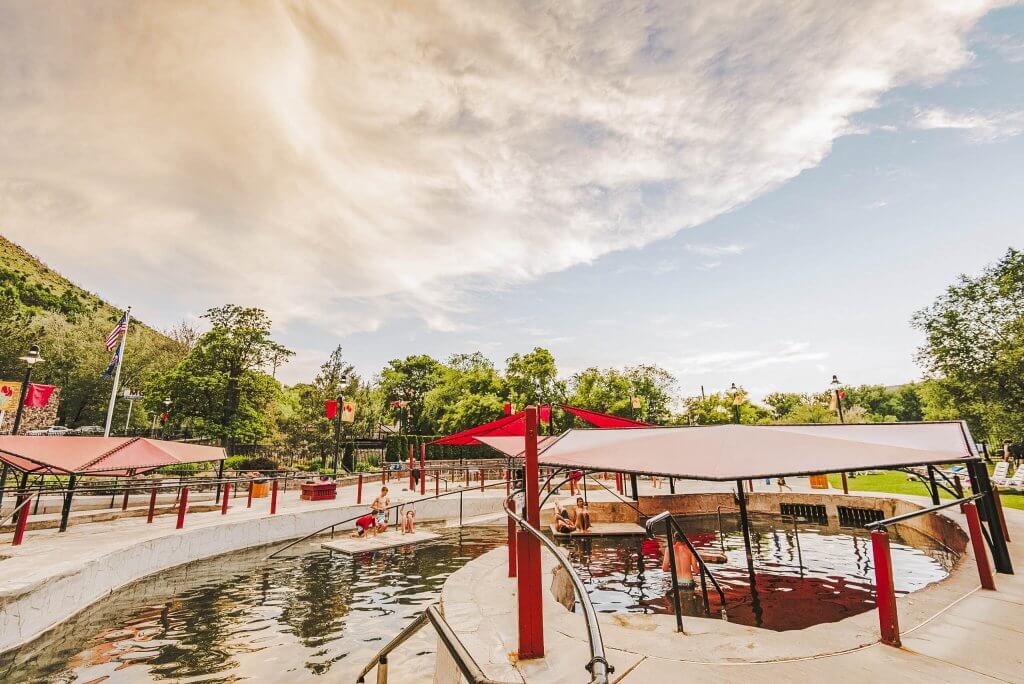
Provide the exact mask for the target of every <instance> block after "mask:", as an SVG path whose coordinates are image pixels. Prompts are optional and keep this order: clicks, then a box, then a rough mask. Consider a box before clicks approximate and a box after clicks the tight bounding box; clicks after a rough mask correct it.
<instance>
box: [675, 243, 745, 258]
mask: <svg viewBox="0 0 1024 684" xmlns="http://www.w3.org/2000/svg"><path fill="white" fill-rule="evenodd" d="M686 251H687V252H692V253H694V254H700V255H701V256H708V257H716V256H735V255H737V254H743V252H745V251H747V245H738V244H736V243H735V242H733V243H729V244H725V245H712V244H688V245H686Z"/></svg>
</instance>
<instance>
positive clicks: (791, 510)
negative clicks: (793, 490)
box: [779, 503, 828, 525]
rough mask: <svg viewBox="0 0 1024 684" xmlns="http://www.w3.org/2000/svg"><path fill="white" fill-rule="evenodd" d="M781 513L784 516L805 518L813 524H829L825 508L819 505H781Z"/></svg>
mask: <svg viewBox="0 0 1024 684" xmlns="http://www.w3.org/2000/svg"><path fill="white" fill-rule="evenodd" d="M779 512H780V513H781V514H782V515H790V516H793V517H796V518H803V519H805V520H809V521H811V522H816V523H821V524H822V525H825V524H827V523H828V513H827V512H826V511H825V507H824V506H821V505H818V504H798V503H784V504H779Z"/></svg>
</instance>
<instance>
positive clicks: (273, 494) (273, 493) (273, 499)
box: [270, 477, 277, 515]
mask: <svg viewBox="0 0 1024 684" xmlns="http://www.w3.org/2000/svg"><path fill="white" fill-rule="evenodd" d="M276 513H277V478H276V477H275V478H274V483H273V484H272V485H270V515H274V514H276Z"/></svg>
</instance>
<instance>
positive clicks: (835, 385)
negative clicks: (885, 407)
mask: <svg viewBox="0 0 1024 684" xmlns="http://www.w3.org/2000/svg"><path fill="white" fill-rule="evenodd" d="M829 384H830V385H831V386H832V393H833V394H834V395H835V399H836V412H837V413H838V414H839V422H840V423H845V422H846V420H845V419H844V418H843V401H842V396H840V394H839V388H840V386H841V384H840V382H839V378H838V377H837V376H835V375H833V376H832V382H831V383H829ZM840 475H841V476H842V478H843V494H849V493H850V485H849V483H848V482H847V481H846V471H843V472H841V473H840Z"/></svg>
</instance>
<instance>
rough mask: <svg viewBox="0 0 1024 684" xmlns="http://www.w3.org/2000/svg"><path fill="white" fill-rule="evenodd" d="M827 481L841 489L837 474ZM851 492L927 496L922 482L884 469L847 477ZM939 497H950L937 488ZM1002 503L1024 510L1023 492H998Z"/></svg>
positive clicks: (840, 480) (841, 483) (964, 480)
mask: <svg viewBox="0 0 1024 684" xmlns="http://www.w3.org/2000/svg"><path fill="white" fill-rule="evenodd" d="M962 480H963V483H964V486H967V478H966V477H964V478H962ZM828 481H829V483H830V484H831V485H832V486H833V487H834V488H836V489H842V487H843V481H842V478H841V477H840V476H839V475H829V476H828ZM847 481H848V483H849V487H850V491H851V492H886V493H891V494H915V495H917V496H929V493H928V487H926V486H925V484H924V483H922V482H915V481H913V480H908V479H907V475H906V473H901V472H896V471H886V472H883V473H878V474H877V475H858V476H857V477H853V478H848V480H847ZM939 497H940V498H943V499H951V498H952V497H951V496H950V495H949V494H947V493H946V492H944V491H942V490H941V489H940V490H939ZM1000 499H1001V500H1002V502H1003V505H1004V506H1006V507H1007V508H1019V509H1021V510H1024V494H1003V493H1001V494H1000Z"/></svg>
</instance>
